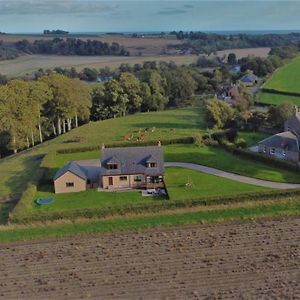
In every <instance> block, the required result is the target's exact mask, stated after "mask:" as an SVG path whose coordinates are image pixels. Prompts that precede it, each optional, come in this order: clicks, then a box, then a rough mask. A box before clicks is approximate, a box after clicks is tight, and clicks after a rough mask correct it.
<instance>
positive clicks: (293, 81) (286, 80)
mask: <svg viewBox="0 0 300 300" xmlns="http://www.w3.org/2000/svg"><path fill="white" fill-rule="evenodd" d="M299 81H300V57H297V58H295V59H293V60H292V61H291V62H290V63H288V64H287V65H285V66H283V67H282V68H279V69H278V70H277V71H275V73H274V74H273V76H272V77H271V78H270V80H268V81H267V82H266V83H265V85H264V87H265V88H268V89H275V90H278V91H284V92H295V93H300V85H299Z"/></svg>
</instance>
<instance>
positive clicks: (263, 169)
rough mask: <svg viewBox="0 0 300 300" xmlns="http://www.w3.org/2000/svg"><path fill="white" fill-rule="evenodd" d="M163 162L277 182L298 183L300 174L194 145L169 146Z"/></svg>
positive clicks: (218, 149)
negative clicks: (177, 162)
mask: <svg viewBox="0 0 300 300" xmlns="http://www.w3.org/2000/svg"><path fill="white" fill-rule="evenodd" d="M164 153H165V161H180V162H190V163H196V164H202V165H205V166H209V167H214V168H217V169H220V170H224V171H228V172H232V173H236V174H240V175H245V176H249V177H254V178H259V179H265V180H270V181H278V182H291V183H299V182H300V172H292V171H287V170H282V169H280V168H278V167H275V166H274V167H273V166H270V165H267V164H264V163H262V162H258V161H254V160H250V159H246V158H244V157H240V156H235V155H233V154H231V153H229V152H227V151H225V150H223V149H220V148H216V147H206V146H204V147H199V146H196V145H170V146H167V147H165V148H164Z"/></svg>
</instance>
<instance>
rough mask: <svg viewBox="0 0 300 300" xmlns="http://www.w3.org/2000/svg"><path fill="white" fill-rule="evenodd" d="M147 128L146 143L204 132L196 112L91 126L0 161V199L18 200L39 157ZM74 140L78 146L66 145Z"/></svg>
mask: <svg viewBox="0 0 300 300" xmlns="http://www.w3.org/2000/svg"><path fill="white" fill-rule="evenodd" d="M150 127H155V131H154V132H152V133H149V134H148V135H147V137H146V140H153V141H158V140H161V139H169V138H180V137H185V136H193V135H195V134H197V133H199V132H204V128H205V125H204V122H203V118H202V114H201V111H200V109H197V108H189V109H178V110H169V111H162V112H151V113H140V114H136V115H131V116H128V117H126V118H117V119H110V120H105V121H100V122H91V123H89V124H86V125H84V126H81V127H79V128H77V129H74V130H72V131H71V132H68V133H66V134H64V135H61V136H59V137H58V138H56V139H53V140H51V141H48V142H45V143H44V144H42V145H40V146H37V147H36V148H34V149H33V150H30V151H28V152H23V153H19V154H17V155H15V156H11V157H8V158H5V159H2V160H0V199H1V198H6V197H8V198H9V197H18V195H19V194H20V193H21V192H22V191H23V190H24V188H25V186H26V184H27V182H28V181H29V180H30V179H31V178H32V174H33V173H34V172H35V170H37V169H38V167H39V164H40V161H41V158H42V156H43V154H45V153H48V152H49V151H51V150H57V149H61V148H73V147H80V146H81V147H83V146H91V145H99V146H100V145H102V143H112V142H124V136H125V135H127V134H130V133H133V132H135V134H136V132H138V131H139V129H140V128H143V129H145V128H150ZM75 138H76V139H79V142H70V141H72V140H74V139H75Z"/></svg>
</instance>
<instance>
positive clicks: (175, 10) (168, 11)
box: [157, 7, 187, 15]
mask: <svg viewBox="0 0 300 300" xmlns="http://www.w3.org/2000/svg"><path fill="white" fill-rule="evenodd" d="M186 12H187V11H186V10H184V9H180V8H172V7H166V8H163V9H162V10H160V11H159V12H158V13H157V14H159V15H179V14H185V13H186Z"/></svg>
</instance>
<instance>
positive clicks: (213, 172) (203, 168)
mask: <svg viewBox="0 0 300 300" xmlns="http://www.w3.org/2000/svg"><path fill="white" fill-rule="evenodd" d="M165 167H180V168H186V169H190V170H194V171H199V172H203V173H206V174H211V175H215V176H219V177H224V178H227V179H231V180H235V181H239V182H243V183H248V184H253V185H257V186H263V187H267V188H272V189H281V190H286V189H298V188H300V184H297V183H283V182H274V181H268V180H262V179H256V178H252V177H247V176H241V175H237V174H234V173H230V172H225V171H222V170H219V169H215V168H210V167H206V166H203V165H197V164H192V163H184V162H166V163H165Z"/></svg>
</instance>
